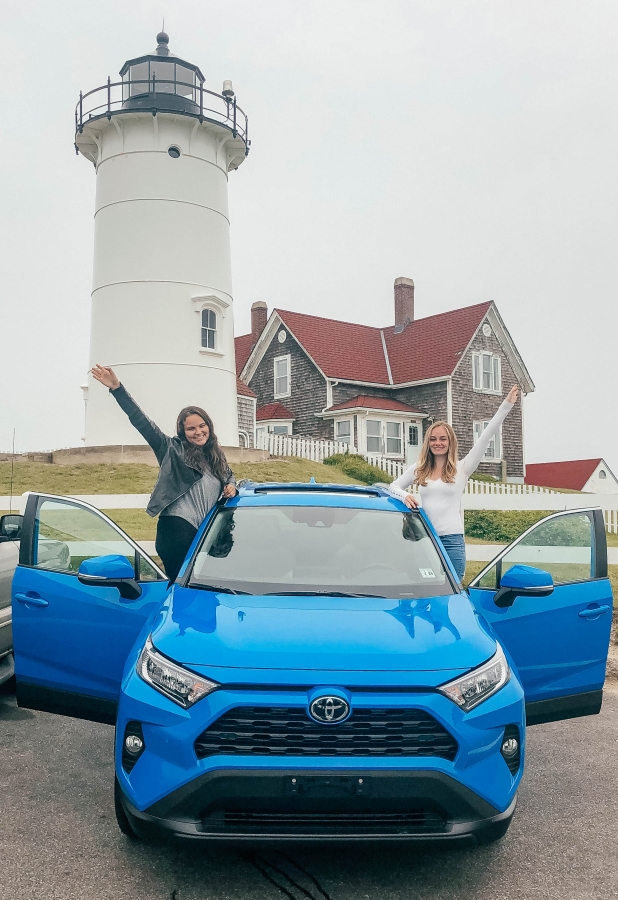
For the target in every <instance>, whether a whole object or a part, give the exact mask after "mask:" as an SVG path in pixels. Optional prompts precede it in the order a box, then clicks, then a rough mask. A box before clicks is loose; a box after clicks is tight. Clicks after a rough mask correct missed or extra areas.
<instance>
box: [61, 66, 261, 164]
mask: <svg viewBox="0 0 618 900" xmlns="http://www.w3.org/2000/svg"><path fill="white" fill-rule="evenodd" d="M135 63H136V64H135V65H132V66H131V67H130V69H129V70H128V72H127V73H126V75H125V77H123V80H122V81H118V82H112V81H111V79H109V78H108V80H107V83H106V84H103V85H101V86H100V87H96V88H94V89H93V90H91V91H88V92H87V93H85V94H84V93H81V92H80V95H79V102H78V104H77V106H76V108H75V133H76V138H77V136H78V135H80V134H82V132H83V130H84V127H85V126H87V125H89V124H91V123H94V122H96V121H97V120H100V119H104V118H106V119H109V120H111V118H112V116H117V115H122V114H126V113H130V112H138V111H141V112H151V113H152V115H153V116H154V115H157V114H158V113H173V114H174V115H183V116H190V117H193V118H195V119H198V120H199V121H200V122H211V123H213V124H215V125H220V126H222V127H223V128H226V129H227V130H228V131H230V132H231V133H232V135H233V136H234V138H239V139H240V140H241V141H242V142H243V144H244V147H245V156H246V155H247V154H248V153H249V147H250V143H251V142H250V141H249V122H248V119H247V116H246V114H245V113H244V111H243V110H242V109H241V108H240V106H238V104H237V103H236V96H235V95H233V96H229V95H228V96H224V95H223V94H217V93H215V92H214V91H209V90H207V89H206V88H205V87H204V85H203V84H202V82H201V81H200V79H199V78H197V77H196V73H195V72H193V71H192V70H191V69H190V68H189V67H188V66H182V65H178V64H171V65H170V63H167V62H166V63H164V65H165V72H164V73H163V74H165V75H166V76H167V77H159V76H158V74H157V69H156V65H157V63H156V62H154V63H153V62H152V61H150V60H143V61H140V60H136V61H135ZM159 65H161V63H159ZM137 76H143V77H137Z"/></svg>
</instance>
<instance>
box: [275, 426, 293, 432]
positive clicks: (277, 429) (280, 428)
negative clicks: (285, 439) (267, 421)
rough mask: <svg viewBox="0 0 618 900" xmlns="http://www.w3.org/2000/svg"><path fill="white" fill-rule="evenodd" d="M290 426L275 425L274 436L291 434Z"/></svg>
mask: <svg viewBox="0 0 618 900" xmlns="http://www.w3.org/2000/svg"><path fill="white" fill-rule="evenodd" d="M289 433H290V426H289V425H273V434H289Z"/></svg>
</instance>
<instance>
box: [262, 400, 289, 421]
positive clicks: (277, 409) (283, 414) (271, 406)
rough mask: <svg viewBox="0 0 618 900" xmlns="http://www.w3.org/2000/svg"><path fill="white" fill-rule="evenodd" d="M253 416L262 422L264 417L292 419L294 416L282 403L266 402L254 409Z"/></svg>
mask: <svg viewBox="0 0 618 900" xmlns="http://www.w3.org/2000/svg"><path fill="white" fill-rule="evenodd" d="M255 418H256V420H257V421H258V422H264V421H265V420H266V419H294V416H293V415H292V413H291V412H290V410H289V409H286V408H285V406H284V405H283V403H267V404H266V406H260V407H259V409H257V410H256V412H255Z"/></svg>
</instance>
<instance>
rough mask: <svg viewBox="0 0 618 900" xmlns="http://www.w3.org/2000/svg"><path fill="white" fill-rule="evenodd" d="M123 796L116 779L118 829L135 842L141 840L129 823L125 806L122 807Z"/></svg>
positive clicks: (115, 805)
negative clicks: (121, 797)
mask: <svg viewBox="0 0 618 900" xmlns="http://www.w3.org/2000/svg"><path fill="white" fill-rule="evenodd" d="M120 796H121V788H120V785H119V784H118V779H117V778H114V811H115V813H116V821H117V822H118V828H120V830H121V831H122V833H123V834H126V836H127V837H129V838H131V840H133V841H138V840H139V835H138V834H136V833H135V831H133V828H132V826H131V823H130V822H129V819H128V816H127V814H126V812H125V811H124V806H123V805H122V800H121V799H120Z"/></svg>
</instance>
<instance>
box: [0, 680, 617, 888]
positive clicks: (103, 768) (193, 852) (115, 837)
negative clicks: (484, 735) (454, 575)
mask: <svg viewBox="0 0 618 900" xmlns="http://www.w3.org/2000/svg"><path fill="white" fill-rule="evenodd" d="M112 744H113V729H112V728H110V727H108V726H105V725H97V724H93V723H90V722H82V721H79V720H76V719H68V718H63V717H60V716H52V715H48V714H46V713H34V712H30V711H28V710H20V709H18V708H17V706H16V704H15V699H14V697H12V696H10V695H5V696H0V811H1V813H0V887H1V888H2V891H1V893H0V896H1V897H2V898H11V900H82V898H83V900H125V898H126V900H280V898H282V897H288V898H292V900H307V898H308V900H365V898H370V900H421V898H422V900H447V898H448V900H537V898H538V900H541V898H542V900H554V898H555V900H558V898H560V900H605V898H608V900H609V898H615V897H616V896H618V866H617V865H616V859H617V849H616V848H617V847H618V837H617V834H616V832H617V830H618V691H616V688H615V687H613V688H610V690H609V691H607V692H606V698H605V703H604V706H603V711H602V713H601V715H599V716H596V717H592V718H586V719H576V720H571V721H568V722H562V723H555V724H552V725H542V726H537V727H535V728H532V729H529V731H528V758H527V771H526V775H525V777H524V782H523V786H522V788H521V790H520V794H519V807H518V810H517V812H516V814H515V819H514V821H513V825H512V826H511V829H510V831H509V832H508V834H507V836H506V837H505V838H504V839H503V840H502V841H500V842H499V843H497V844H495V845H493V846H490V847H481V848H476V849H471V848H467V847H466V848H464V847H456V848H455V847H452V848H451V847H447V848H445V849H430V850H427V849H421V848H419V847H415V846H413V845H411V844H396V845H393V844H391V845H388V844H381V845H371V846H368V845H352V846H350V845H347V846H343V845H337V844H326V845H314V846H312V847H297V846H293V847H287V848H280V849H273V848H270V849H262V848H257V849H256V848H251V849H249V848H246V849H240V850H238V849H234V848H228V847H223V846H220V845H216V846H210V847H208V846H203V847H202V846H194V845H191V846H189V847H182V846H161V845H148V844H144V843H139V842H132V841H130V840H128V839H127V838H125V837H124V836H123V835H122V834H121V833H120V831H119V830H118V828H117V826H116V821H115V818H114V811H113V800H112V787H113V777H114V773H113V763H112Z"/></svg>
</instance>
